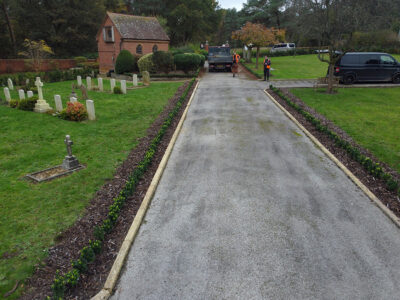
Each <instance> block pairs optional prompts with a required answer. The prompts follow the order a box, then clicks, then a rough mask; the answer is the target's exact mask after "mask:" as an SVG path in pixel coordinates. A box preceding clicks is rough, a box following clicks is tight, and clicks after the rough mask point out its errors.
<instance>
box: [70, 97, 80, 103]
mask: <svg viewBox="0 0 400 300" xmlns="http://www.w3.org/2000/svg"><path fill="white" fill-rule="evenodd" d="M69 102H71V103H75V102H78V99H77V98H75V97H71V98H69Z"/></svg>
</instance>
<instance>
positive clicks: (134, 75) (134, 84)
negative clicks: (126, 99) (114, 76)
mask: <svg viewBox="0 0 400 300" xmlns="http://www.w3.org/2000/svg"><path fill="white" fill-rule="evenodd" d="M133 86H138V80H137V74H133Z"/></svg>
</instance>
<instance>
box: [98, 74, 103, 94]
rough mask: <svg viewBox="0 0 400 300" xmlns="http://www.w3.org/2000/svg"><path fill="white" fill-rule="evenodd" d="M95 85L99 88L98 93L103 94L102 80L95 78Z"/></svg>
mask: <svg viewBox="0 0 400 300" xmlns="http://www.w3.org/2000/svg"><path fill="white" fill-rule="evenodd" d="M97 85H98V86H99V91H100V92H103V91H104V89H103V78H100V77H99V78H97Z"/></svg>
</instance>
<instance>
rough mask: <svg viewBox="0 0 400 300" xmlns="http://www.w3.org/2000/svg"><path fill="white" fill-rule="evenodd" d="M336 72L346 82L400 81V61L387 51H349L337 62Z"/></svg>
mask: <svg viewBox="0 0 400 300" xmlns="http://www.w3.org/2000/svg"><path fill="white" fill-rule="evenodd" d="M334 74H335V76H339V77H340V78H341V81H342V82H343V83H345V84H352V83H354V82H356V81H392V82H393V83H400V63H398V62H397V61H396V60H395V59H394V58H393V57H392V56H391V55H389V54H386V53H378V52H348V53H346V54H344V55H343V56H342V57H341V58H340V59H339V60H338V61H337V62H336V65H335V73H334Z"/></svg>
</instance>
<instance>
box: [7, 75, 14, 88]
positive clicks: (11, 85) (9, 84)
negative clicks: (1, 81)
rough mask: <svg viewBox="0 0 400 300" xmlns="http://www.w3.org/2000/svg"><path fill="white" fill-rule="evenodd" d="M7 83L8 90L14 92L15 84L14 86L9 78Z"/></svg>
mask: <svg viewBox="0 0 400 300" xmlns="http://www.w3.org/2000/svg"><path fill="white" fill-rule="evenodd" d="M7 83H8V88H9V89H10V90H14V84H13V82H12V80H11V78H8V79H7Z"/></svg>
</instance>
